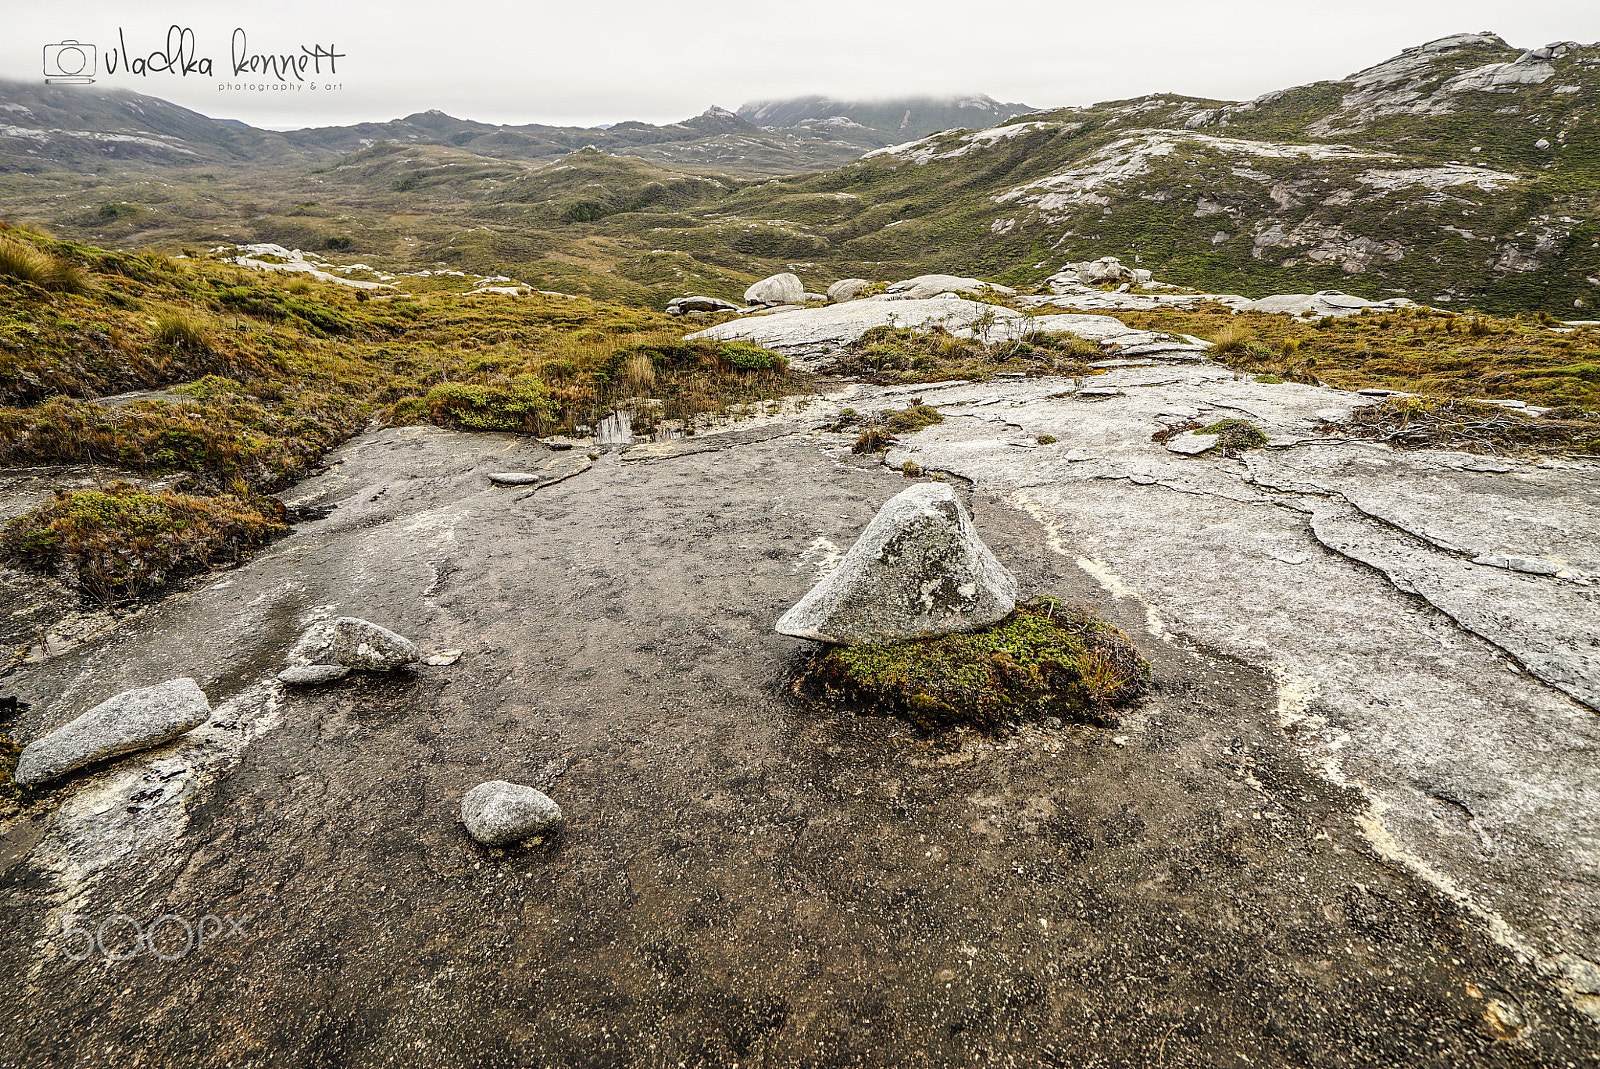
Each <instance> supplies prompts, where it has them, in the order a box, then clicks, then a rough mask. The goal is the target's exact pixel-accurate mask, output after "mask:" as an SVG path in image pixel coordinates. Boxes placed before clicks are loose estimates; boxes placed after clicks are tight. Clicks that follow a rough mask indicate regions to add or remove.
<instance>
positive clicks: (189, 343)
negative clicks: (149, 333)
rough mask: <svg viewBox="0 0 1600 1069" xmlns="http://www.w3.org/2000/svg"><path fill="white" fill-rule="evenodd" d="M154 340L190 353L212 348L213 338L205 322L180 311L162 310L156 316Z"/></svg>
mask: <svg viewBox="0 0 1600 1069" xmlns="http://www.w3.org/2000/svg"><path fill="white" fill-rule="evenodd" d="M153 340H154V341H155V343H156V344H157V345H161V346H165V347H167V348H169V349H182V350H184V351H185V352H190V353H204V352H209V351H210V350H211V338H210V334H209V333H208V331H207V330H206V328H205V324H204V323H203V322H202V321H201V320H199V319H197V318H195V317H194V316H191V315H185V314H184V313H183V312H179V311H170V312H162V313H161V314H160V315H159V316H157V317H156V327H155V334H154V335H153Z"/></svg>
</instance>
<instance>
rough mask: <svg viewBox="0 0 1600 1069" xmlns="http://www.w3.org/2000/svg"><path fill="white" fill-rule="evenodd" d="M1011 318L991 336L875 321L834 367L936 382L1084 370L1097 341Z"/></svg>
mask: <svg viewBox="0 0 1600 1069" xmlns="http://www.w3.org/2000/svg"><path fill="white" fill-rule="evenodd" d="M1012 322H1013V321H1006V322H1004V323H1002V324H1001V325H1000V326H999V327H997V328H996V329H994V330H991V331H990V332H989V340H987V341H985V340H982V339H977V338H973V339H968V338H958V337H956V336H955V335H953V334H951V333H950V332H949V331H947V330H945V329H944V328H942V327H935V328H934V329H932V330H928V331H920V330H916V331H913V330H907V329H905V328H897V327H874V328H873V329H871V330H869V331H867V332H866V333H865V334H863V335H862V336H861V337H860V338H859V339H857V340H856V341H855V342H854V343H853V344H851V345H849V346H847V347H846V348H845V349H844V350H843V351H842V352H841V353H840V354H839V356H838V357H837V358H836V361H835V364H834V368H833V370H836V371H841V372H846V373H849V374H855V375H864V376H869V377H871V378H872V379H873V380H874V381H878V382H884V383H890V382H893V383H905V382H933V381H935V380H938V379H946V378H965V379H984V378H988V377H989V376H991V375H993V374H994V373H995V372H996V371H1023V372H1036V373H1038V374H1048V375H1061V374H1068V375H1071V374H1083V373H1084V372H1086V371H1087V370H1088V367H1087V365H1086V363H1085V361H1086V360H1088V359H1091V358H1093V357H1096V356H1098V355H1099V354H1100V349H1099V347H1098V346H1096V345H1094V344H1093V343H1091V342H1088V341H1085V340H1084V339H1082V338H1079V337H1076V336H1074V335H1071V334H1044V333H1041V332H1039V331H1028V332H1027V333H1023V334H1021V335H1020V336H1017V335H1016V334H1014V333H1012V332H1015V331H1024V330H1027V326H1026V321H1022V322H1018V323H1016V325H1015V326H1011V323H1012Z"/></svg>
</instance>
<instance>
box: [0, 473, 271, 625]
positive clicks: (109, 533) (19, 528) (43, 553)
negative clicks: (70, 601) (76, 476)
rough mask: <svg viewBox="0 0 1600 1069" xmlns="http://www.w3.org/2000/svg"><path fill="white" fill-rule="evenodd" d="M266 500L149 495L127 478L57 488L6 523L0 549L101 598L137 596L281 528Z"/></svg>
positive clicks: (227, 558)
mask: <svg viewBox="0 0 1600 1069" xmlns="http://www.w3.org/2000/svg"><path fill="white" fill-rule="evenodd" d="M284 520H285V515H284V508H283V505H282V504H281V503H280V502H278V501H276V500H274V499H272V498H251V499H244V498H240V497H236V496H234V495H232V494H219V495H217V496H215V497H194V496H191V495H188V494H177V493H172V492H171V491H163V492H160V493H148V492H146V491H144V490H140V489H139V488H137V487H134V486H130V485H129V484H127V483H111V484H110V485H109V486H107V487H106V488H105V489H103V490H57V491H56V495H55V498H54V500H52V501H50V502H48V503H47V504H45V505H43V506H41V507H40V508H37V509H34V510H33V511H31V512H28V513H25V514H23V515H21V516H18V517H16V518H15V519H12V520H10V521H8V522H7V523H6V525H5V527H4V528H3V529H0V548H3V549H4V551H5V552H6V554H7V555H8V556H10V557H12V558H13V559H14V560H16V561H17V562H18V563H20V564H22V565H24V566H27V567H31V568H34V569H36V570H40V571H46V572H52V573H55V574H58V575H60V576H62V577H63V578H64V579H66V580H67V581H69V582H71V583H72V584H73V585H75V586H77V587H78V588H79V589H80V590H82V591H83V592H84V593H85V594H88V595H89V596H91V597H93V598H96V599H97V600H100V601H105V602H110V601H115V600H117V599H119V598H128V597H136V596H139V595H141V594H146V593H149V592H151V591H154V590H157V589H159V588H161V587H162V586H165V585H166V584H168V583H170V582H171V581H173V580H174V579H177V578H179V577H181V576H184V575H187V574H191V573H193V572H197V571H203V570H205V569H207V568H209V567H211V566H212V565H214V564H224V563H229V564H231V563H237V561H238V559H239V557H240V555H241V554H242V552H243V551H244V549H245V548H246V547H249V546H255V545H259V544H261V543H262V542H265V541H266V540H267V539H269V538H271V537H272V536H273V535H276V534H280V533H282V532H283V531H284V530H286V529H287V525H286V524H285V522H284Z"/></svg>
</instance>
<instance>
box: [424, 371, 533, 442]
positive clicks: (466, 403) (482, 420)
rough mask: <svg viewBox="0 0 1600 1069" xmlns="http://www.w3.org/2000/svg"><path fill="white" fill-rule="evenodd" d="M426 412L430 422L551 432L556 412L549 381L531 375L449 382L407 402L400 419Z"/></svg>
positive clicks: (493, 428) (471, 428)
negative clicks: (488, 382)
mask: <svg viewBox="0 0 1600 1069" xmlns="http://www.w3.org/2000/svg"><path fill="white" fill-rule="evenodd" d="M418 414H421V415H424V416H425V417H426V419H427V420H428V422H430V423H437V424H439V425H441V426H445V427H462V428H465V429H467V430H474V431H521V432H523V433H526V434H537V435H543V434H547V433H549V429H550V427H551V426H552V425H553V423H554V421H555V416H556V409H555V403H554V402H553V401H551V399H550V397H549V394H548V393H547V391H546V389H545V385H544V383H543V382H541V381H540V380H538V379H536V378H534V377H533V376H531V375H517V376H514V377H512V378H510V379H506V380H503V381H501V382H497V383H493V384H491V385H483V386H480V385H478V384H476V383H465V382H446V383H441V384H440V385H438V386H435V387H434V388H433V389H431V390H429V391H428V393H427V395H426V396H424V397H422V398H421V399H412V400H408V401H406V402H403V403H402V404H401V406H400V407H399V408H398V409H397V410H396V415H397V417H398V418H399V419H401V420H404V419H406V418H407V417H408V416H411V415H418Z"/></svg>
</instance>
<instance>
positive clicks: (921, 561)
mask: <svg viewBox="0 0 1600 1069" xmlns="http://www.w3.org/2000/svg"><path fill="white" fill-rule="evenodd" d="M1016 604H1017V577H1016V576H1014V575H1012V574H1011V572H1010V571H1009V570H1008V569H1007V568H1006V567H1005V565H1003V564H1001V563H1000V562H999V561H998V560H996V559H995V556H994V554H993V553H991V552H989V547H988V546H986V545H984V544H983V541H982V539H980V538H979V537H978V531H977V528H976V527H974V526H973V523H972V517H971V516H970V515H968V513H967V510H966V507H965V506H964V505H962V504H961V501H960V500H959V499H958V498H957V497H956V494H955V491H954V490H952V489H951V488H950V486H949V485H948V484H946V483H920V484H918V485H916V486H913V487H911V488H909V489H907V490H903V491H901V492H900V493H899V494H896V495H895V496H894V497H892V498H890V499H889V500H888V502H886V503H885V504H884V506H883V507H882V508H881V509H879V510H878V514H877V515H876V516H874V517H873V518H872V522H871V523H869V524H867V529H866V530H865V531H863V532H862V533H861V537H860V538H858V539H857V540H856V543H855V545H853V546H851V547H850V551H849V552H848V553H846V554H845V555H844V559H843V560H841V561H840V562H839V565H838V567H837V568H835V569H834V570H833V572H832V573H830V574H829V575H828V576H827V577H826V578H825V579H823V580H822V581H821V582H820V583H818V584H817V585H816V586H815V587H813V588H812V589H811V591H810V593H808V594H806V596H805V597H803V598H801V599H800V601H799V603H797V604H796V605H795V606H794V608H792V609H790V610H789V611H788V612H786V613H784V615H783V618H782V619H780V620H779V621H778V624H777V630H778V633H779V634H783V635H793V636H795V637H796V638H810V639H816V640H818V641H820V642H831V643H835V644H838V645H842V646H877V645H887V644H891V643H896V642H909V641H912V640H914V639H924V638H935V637H937V636H939V635H947V634H951V633H952V632H956V631H976V630H977V629H978V628H981V627H987V626H989V625H990V624H993V623H998V622H999V621H1000V620H1003V619H1005V618H1006V617H1007V616H1008V615H1010V613H1011V611H1012V610H1013V609H1015V608H1016Z"/></svg>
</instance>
